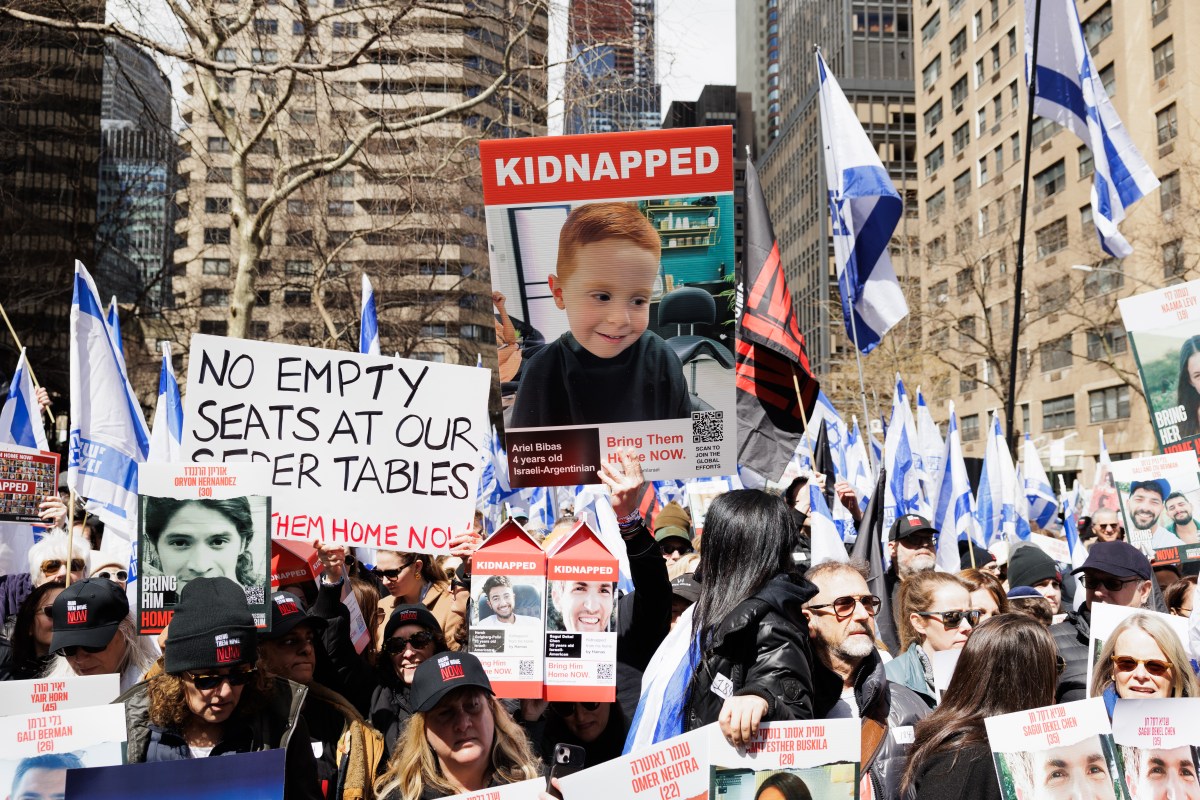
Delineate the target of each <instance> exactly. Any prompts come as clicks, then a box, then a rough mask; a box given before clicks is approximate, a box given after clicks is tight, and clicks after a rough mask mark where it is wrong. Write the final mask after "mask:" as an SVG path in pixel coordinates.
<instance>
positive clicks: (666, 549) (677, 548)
mask: <svg viewBox="0 0 1200 800" xmlns="http://www.w3.org/2000/svg"><path fill="white" fill-rule="evenodd" d="M658 549H659V550H661V551H662V554H663V555H664V556H669V555H672V554H678V555H681V556H686V555H687V554H688V553H690V552H692V546H691V545H690V544H660V545H659V546H658Z"/></svg>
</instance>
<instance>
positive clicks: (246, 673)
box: [183, 667, 258, 692]
mask: <svg viewBox="0 0 1200 800" xmlns="http://www.w3.org/2000/svg"><path fill="white" fill-rule="evenodd" d="M257 673H258V670H257V669H255V668H254V667H250V668H249V669H244V670H240V671H238V672H231V673H229V674H228V675H221V674H219V673H216V672H206V673H202V674H197V673H195V672H189V671H184V673H183V677H185V678H187V679H188V680H189V681H191V682H192V685H193V686H195V687H196V688H197V689H199V690H200V691H202V692H207V691H209V690H211V689H216V688H217V687H218V686H220V685H221V684H222V683H228V684H229V685H230V686H245V685H246V684H247V683H249V682H250V681H252V680H253V679H254V676H255V675H256V674H257Z"/></svg>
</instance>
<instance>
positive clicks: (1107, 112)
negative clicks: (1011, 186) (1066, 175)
mask: <svg viewBox="0 0 1200 800" xmlns="http://www.w3.org/2000/svg"><path fill="white" fill-rule="evenodd" d="M1039 5H1040V7H1041V18H1040V20H1039V19H1038V16H1037V7H1038V6H1039ZM1035 25H1036V26H1037V30H1038V41H1037V53H1036V56H1037V65H1036V66H1037V72H1036V80H1035V81H1034V93H1035V96H1034V101H1033V111H1034V113H1036V114H1037V115H1039V116H1041V117H1045V118H1046V119H1051V120H1054V121H1055V122H1057V123H1058V124H1059V125H1062V126H1063V127H1065V128H1067V129H1068V130H1070V131H1071V132H1072V133H1074V134H1075V135H1076V136H1078V137H1079V138H1080V140H1082V141H1083V143H1084V144H1085V145H1087V146H1088V148H1089V149H1090V150H1091V151H1092V162H1093V164H1094V165H1095V177H1094V179H1093V182H1092V221H1093V222H1094V223H1095V225H1096V233H1097V234H1099V236H1100V245H1101V246H1102V247H1103V248H1104V251H1105V252H1106V253H1108V254H1109V255H1111V256H1115V257H1117V258H1124V257H1125V256H1127V255H1129V254H1130V253H1132V252H1133V248H1132V247H1130V246H1129V242H1127V241H1125V237H1123V236H1122V235H1121V232H1120V231H1119V230H1118V229H1117V226H1118V225H1119V224H1120V222H1121V220H1123V219H1125V209H1127V208H1129V207H1130V206H1131V205H1133V204H1134V203H1136V202H1137V201H1138V200H1140V199H1141V198H1142V197H1144V196H1145V195H1146V194H1148V193H1150V192H1151V191H1153V190H1154V189H1155V188H1156V187H1157V186H1158V178H1156V177H1155V176H1154V171H1153V170H1152V169H1150V167H1149V166H1148V165H1147V164H1146V162H1145V160H1144V159H1143V158H1142V156H1141V154H1140V153H1138V151H1137V148H1136V147H1134V144H1133V140H1132V139H1131V138H1130V137H1129V132H1128V131H1127V130H1126V129H1125V126H1124V125H1123V124H1122V123H1121V118H1120V117H1119V116H1117V111H1116V109H1115V108H1113V105H1112V102H1111V101H1110V100H1109V99H1108V93H1107V92H1106V91H1105V89H1104V82H1103V81H1102V80H1100V75H1099V74H1098V73H1097V72H1096V66H1095V64H1093V63H1092V55H1091V53H1090V52H1089V51H1088V46H1087V42H1086V41H1085V40H1084V38H1083V28H1082V27H1081V26H1080V24H1079V11H1078V9H1076V7H1075V0H1041V3H1040V4H1036V3H1032V2H1027V3H1026V4H1025V74H1026V79H1027V80H1028V79H1029V76H1030V74H1031V73H1032V72H1033V59H1034V55H1035V54H1034V52H1033V33H1034V26H1035Z"/></svg>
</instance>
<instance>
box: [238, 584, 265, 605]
mask: <svg viewBox="0 0 1200 800" xmlns="http://www.w3.org/2000/svg"><path fill="white" fill-rule="evenodd" d="M242 588H243V589H244V590H245V592H246V605H249V606H252V605H262V604H263V603H265V602H266V593H265V592H264V591H263V587H261V586H243V587H242Z"/></svg>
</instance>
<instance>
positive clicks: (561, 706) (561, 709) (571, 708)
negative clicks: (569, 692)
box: [550, 703, 600, 719]
mask: <svg viewBox="0 0 1200 800" xmlns="http://www.w3.org/2000/svg"><path fill="white" fill-rule="evenodd" d="M550 707H551V708H553V709H554V713H555V714H558V715H559V716H560V717H562V718H563V719H567V718H568V717H573V716H575V711H576V709H577V708H582V709H583V710H584V711H595V710H596V709H597V708H599V707H600V704H599V703H551V704H550Z"/></svg>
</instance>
